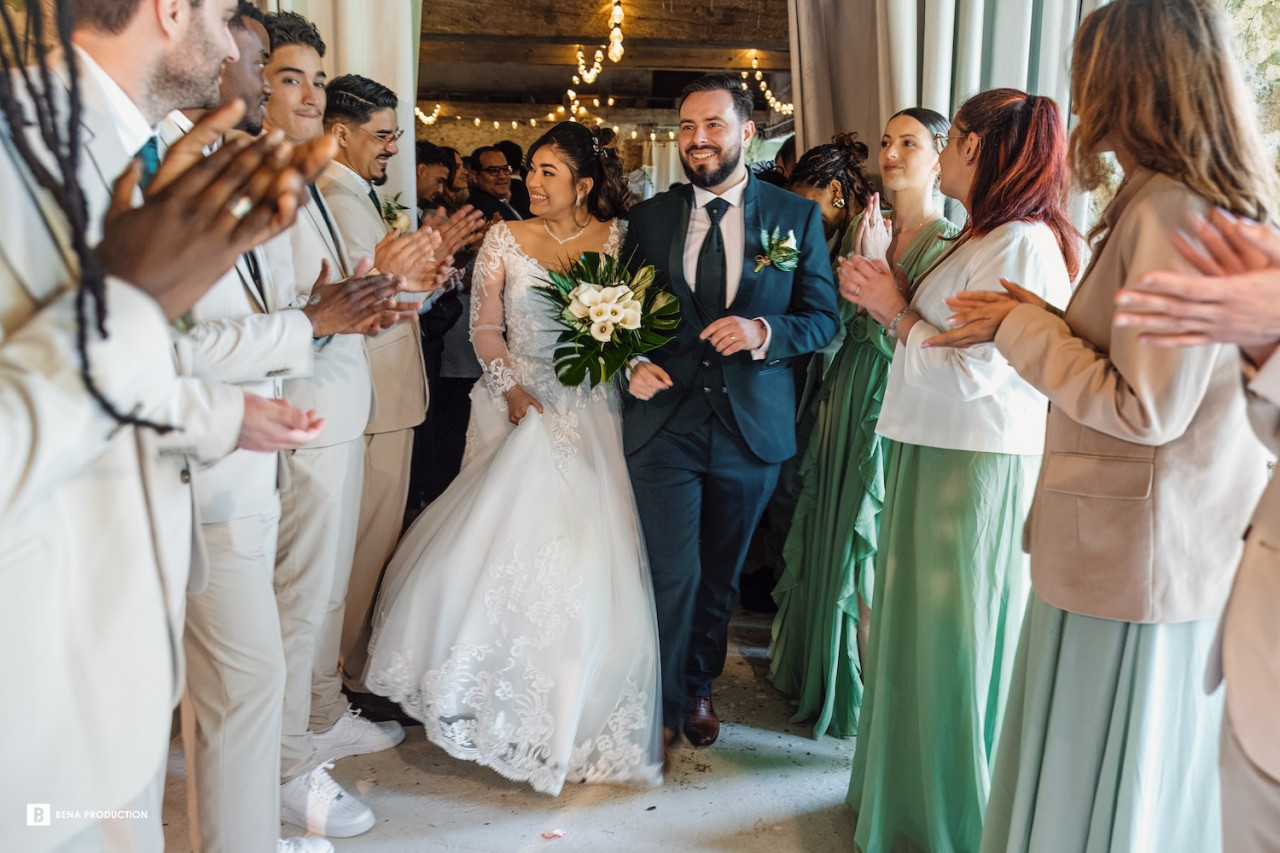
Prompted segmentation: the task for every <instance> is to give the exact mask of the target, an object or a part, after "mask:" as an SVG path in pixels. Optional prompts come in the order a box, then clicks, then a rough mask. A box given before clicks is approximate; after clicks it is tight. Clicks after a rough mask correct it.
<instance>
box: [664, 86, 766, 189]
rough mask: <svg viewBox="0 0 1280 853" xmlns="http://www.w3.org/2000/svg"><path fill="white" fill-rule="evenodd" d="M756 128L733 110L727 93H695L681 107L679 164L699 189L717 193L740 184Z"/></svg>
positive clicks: (730, 98)
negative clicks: (746, 146)
mask: <svg viewBox="0 0 1280 853" xmlns="http://www.w3.org/2000/svg"><path fill="white" fill-rule="evenodd" d="M754 130H755V125H753V124H752V123H751V122H750V121H743V120H742V119H741V118H740V117H739V116H738V115H737V113H735V111H734V102H733V97H732V96H731V95H730V94H729V93H728V92H723V91H716V92H694V93H692V94H690V95H689V96H688V97H687V98H685V99H684V101H683V102H682V103H681V104H680V163H681V164H682V165H683V166H684V171H685V174H686V175H687V176H688V178H689V180H690V181H691V182H693V183H694V184H695V185H696V186H700V187H703V188H704V189H708V190H711V191H712V192H716V191H717V188H719V187H721V186H724V185H731V184H735V183H737V180H733V178H736V177H740V176H739V175H738V171H739V167H740V165H741V163H742V148H743V145H744V144H745V143H746V142H747V141H749V140H750V138H751V136H752V134H753V133H754Z"/></svg>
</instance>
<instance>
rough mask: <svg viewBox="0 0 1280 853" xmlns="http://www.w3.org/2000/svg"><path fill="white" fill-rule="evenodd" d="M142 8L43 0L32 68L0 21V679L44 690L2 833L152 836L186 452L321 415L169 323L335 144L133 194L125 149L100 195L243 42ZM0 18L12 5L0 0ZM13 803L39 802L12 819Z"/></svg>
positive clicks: (124, 841)
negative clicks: (176, 340) (3, 40)
mask: <svg viewBox="0 0 1280 853" xmlns="http://www.w3.org/2000/svg"><path fill="white" fill-rule="evenodd" d="M151 3H152V0H137V2H135V3H133V4H126V3H122V2H107V0H79V2H78V3H76V4H74V11H73V4H71V3H61V2H60V3H58V4H56V6H55V8H56V13H57V31H58V39H59V40H60V41H61V43H62V53H61V55H59V56H56V57H51V56H49V55H48V54H47V52H46V49H45V23H44V18H43V13H42V9H41V4H40V3H38V2H34V0H32V2H28V3H27V7H26V13H27V15H28V18H29V27H30V32H31V33H32V35H31V41H32V44H33V45H34V47H35V53H36V57H37V61H38V66H37V67H36V68H34V69H28V70H27V72H26V73H25V74H22V73H19V72H15V71H14V69H13V68H12V66H11V63H10V59H11V58H12V57H14V56H21V55H23V53H24V49H23V45H22V44H20V43H19V40H18V37H17V36H16V33H17V32H19V30H17V29H16V28H14V27H12V26H6V32H7V33H8V34H9V37H10V40H9V43H8V44H7V45H5V46H4V50H0V57H3V66H4V67H3V69H2V70H3V71H4V74H3V75H0V108H2V110H3V118H4V123H3V125H2V126H0V193H2V194H3V197H4V198H5V199H6V200H7V203H6V205H5V207H4V210H3V227H4V233H5V244H4V247H3V250H2V251H0V309H2V310H0V439H2V441H3V446H4V447H5V450H6V454H5V455H6V459H8V460H10V461H9V464H8V466H6V468H5V469H4V473H3V475H0V540H2V541H4V542H5V544H6V547H5V553H4V555H3V556H2V557H0V570H2V571H3V573H4V576H5V578H6V581H7V586H6V594H5V596H4V597H3V598H2V599H0V642H4V643H5V645H6V647H8V648H15V649H16V648H21V650H22V653H21V654H18V655H14V656H13V659H12V660H11V661H10V671H9V673H8V675H9V677H10V678H12V679H13V682H14V683H17V684H23V685H27V686H31V687H33V688H34V689H37V690H38V693H39V696H40V700H41V702H42V707H41V712H40V713H39V714H30V713H29V712H28V711H27V710H25V709H19V708H17V707H14V706H12V705H7V706H6V707H13V711H11V712H6V716H5V717H4V718H3V721H4V722H5V723H6V724H7V727H8V728H9V730H10V731H12V732H15V733H16V732H18V731H21V733H22V734H21V736H17V735H15V736H10V737H6V738H4V739H3V741H2V745H0V761H3V764H4V766H5V768H6V772H5V774H4V781H3V782H0V849H20V850H44V849H49V848H51V847H61V846H63V845H67V846H70V847H74V848H75V849H88V850H130V851H135V850H141V851H146V850H159V849H162V848H163V830H162V826H161V822H160V792H161V784H160V783H161V782H162V780H163V769H164V758H165V756H166V754H167V744H168V733H169V720H170V712H171V709H172V707H173V701H174V698H175V696H176V694H177V692H178V690H180V688H181V669H182V659H181V654H180V651H179V649H178V646H177V640H178V637H179V636H180V635H181V631H182V621H181V602H182V598H183V592H184V591H185V587H186V580H187V569H188V566H189V564H190V562H191V558H192V546H193V544H194V542H195V541H196V540H194V539H193V531H192V525H191V516H190V512H191V494H190V487H189V481H190V476H191V475H190V468H191V465H190V463H188V462H187V459H188V456H196V457H198V458H203V459H208V460H212V459H215V458H217V456H218V455H219V454H220V453H225V452H227V451H228V450H230V449H231V448H232V447H234V446H237V445H239V446H241V447H249V448H255V449H259V450H269V451H274V450H278V449H280V448H282V447H288V446H291V445H296V444H297V443H298V442H300V441H305V440H307V438H308V437H309V436H311V435H314V434H315V432H316V431H317V429H318V426H319V425H318V424H317V423H315V422H314V420H313V419H312V418H310V417H309V416H307V415H304V414H303V413H301V412H298V411H296V410H294V409H292V408H291V407H289V406H287V405H281V404H279V403H274V402H270V401H265V400H262V399H261V398H257V397H253V396H252V395H246V394H244V393H243V392H242V391H240V390H238V389H234V388H223V387H219V386H216V385H209V384H207V383H200V382H197V381H196V380H191V379H183V378H181V377H178V376H177V375H176V373H175V369H174V357H173V348H172V343H171V341H170V340H169V330H168V328H167V325H166V324H167V321H172V320H174V319H176V318H178V317H180V316H181V315H182V314H183V313H184V312H186V311H187V310H188V309H190V307H191V306H192V304H193V303H194V302H195V300H196V299H197V298H198V297H199V295H200V294H201V293H203V292H204V290H206V289H207V288H208V286H209V285H210V284H211V283H212V282H213V281H214V280H215V279H216V278H217V277H218V276H219V275H220V274H222V273H223V272H224V271H225V270H227V269H228V268H230V266H231V264H232V263H233V262H234V259H235V258H236V257H237V256H238V255H239V254H241V253H242V252H244V251H246V250H248V249H249V248H251V247H252V246H253V245H254V244H256V243H257V242H260V241H261V240H263V239H265V238H267V237H269V236H271V235H272V234H274V233H279V231H280V230H282V229H283V228H284V227H287V226H288V224H290V223H291V222H292V219H293V216H294V214H295V213H296V210H297V206H298V204H299V203H300V201H301V197H300V192H299V191H300V188H301V186H302V185H303V184H304V183H305V182H306V181H308V180H310V179H311V176H312V175H313V174H314V173H315V172H316V171H317V170H318V169H319V168H320V167H321V166H323V164H324V162H325V160H326V159H327V156H328V154H327V152H326V149H325V148H324V147H321V146H317V147H316V149H315V150H312V151H302V152H298V156H296V157H295V158H293V159H292V160H291V159H290V158H289V156H287V151H286V150H284V149H281V148H280V145H279V140H264V141H263V142H262V143H260V144H256V145H250V144H249V143H248V142H247V141H245V142H241V143H239V144H237V145H228V146H226V147H224V148H223V149H222V150H221V151H219V152H218V153H217V154H215V155H214V156H212V157H210V158H208V160H206V161H204V162H202V163H200V164H199V165H197V166H194V167H192V168H190V169H189V170H187V171H186V172H185V174H180V172H181V171H182V167H181V166H180V165H174V166H172V167H169V166H168V164H166V169H165V170H164V172H163V173H162V174H161V175H159V176H157V177H156V180H155V184H154V185H153V187H154V192H155V195H154V196H153V197H152V198H151V199H150V200H149V201H148V202H147V203H146V204H145V205H143V206H142V207H140V208H138V209H130V208H131V206H132V204H131V202H132V198H133V193H134V192H135V191H136V184H137V182H138V179H139V177H141V176H142V175H143V170H141V169H139V168H138V166H137V165H135V166H133V168H132V169H131V170H130V171H129V172H128V173H127V175H126V177H125V178H124V179H123V180H122V181H121V182H120V183H119V185H118V186H117V187H116V189H115V192H114V194H113V193H112V192H111V187H110V185H109V184H108V183H107V181H108V180H110V179H111V178H112V177H113V176H114V175H116V174H119V173H120V172H122V171H124V170H125V169H126V167H128V166H129V163H130V157H131V155H132V153H133V150H136V148H130V146H129V145H128V144H127V142H128V137H129V136H130V135H131V134H137V133H138V132H139V131H142V132H144V134H145V133H147V132H148V131H147V129H148V128H149V127H150V126H151V125H152V124H153V123H154V122H155V121H157V120H158V119H159V118H160V117H161V116H162V115H163V113H164V112H166V111H167V110H168V109H170V108H172V107H174V106H177V105H178V104H179V103H182V102H183V100H184V99H186V98H187V97H189V96H190V95H191V93H192V92H193V90H197V89H199V87H200V85H201V84H202V83H207V82H208V81H214V82H215V91H216V79H217V75H216V68H217V67H218V66H220V65H221V62H222V60H223V59H224V58H226V57H227V56H230V55H234V46H231V47H230V48H229V49H228V50H222V49H221V46H220V45H221V43H222V39H221V38H220V37H219V36H220V34H222V33H225V31H226V18H225V17H224V16H223V15H222V13H223V12H224V11H225V6H226V3H225V2H224V0H209V2H208V4H207V6H206V7H195V6H193V5H192V4H191V3H190V2H187V0H167V2H166V0H155V3H154V5H155V6H156V7H157V8H156V10H155V11H163V12H164V13H166V14H163V15H144V14H141V13H140V9H141V8H142V7H143V6H144V5H149V4H151ZM126 7H127V8H126ZM0 14H2V15H3V17H4V18H5V19H6V23H7V24H8V23H11V21H9V20H8V19H9V15H10V12H9V9H8V7H7V6H0ZM73 28H74V42H75V44H74V45H73V43H72V42H73ZM225 43H226V44H227V45H231V42H230V39H229V35H228V36H227V39H226V42H225ZM197 46H198V47H199V48H200V49H199V50H195V49H194V48H195V47H197ZM197 60H199V61H197ZM210 64H212V65H213V66H214V71H213V73H212V75H210V73H209V69H208V67H206V66H208V65H210ZM242 109H243V108H242V107H241V106H240V105H236V106H234V107H232V108H230V109H227V110H220V111H218V112H217V113H215V114H214V115H212V116H210V117H209V120H208V121H207V122H206V123H204V124H202V125H201V126H200V127H198V128H196V130H195V131H194V132H193V133H192V135H191V137H192V139H191V142H190V144H189V145H188V146H187V148H186V149H185V150H182V151H175V152H174V158H173V159H174V162H175V163H178V162H180V161H181V162H184V163H190V162H192V161H193V160H195V159H197V155H198V152H199V149H200V148H201V147H202V146H203V145H205V144H207V143H208V142H210V141H212V139H214V138H216V137H217V136H219V135H221V134H222V133H223V132H224V131H226V130H227V129H228V128H229V127H230V126H231V125H233V124H234V123H235V121H236V120H238V118H239V117H240V115H241V112H242ZM144 138H145V136H144ZM139 147H140V145H139ZM81 167H83V168H81ZM175 175H177V177H176V178H175ZM104 214H105V216H104ZM99 236H102V240H103V242H102V244H101V245H100V246H99V247H98V250H97V251H96V252H95V251H92V250H90V248H89V245H90V243H91V242H96V240H97V239H98V237H99ZM179 247H180V248H179ZM75 282H78V283H79V287H78V288H77V287H68V285H69V284H73V283H75ZM125 282H130V283H132V285H134V286H131V285H130V284H126V283H125ZM64 291H65V292H64ZM211 426H212V427H213V428H212V429H211V428H210V427H211ZM159 433H168V435H167V436H166V437H165V440H167V441H169V442H170V444H169V447H170V452H169V454H168V458H162V457H161V456H160V455H159V453H158V452H157V446H156V445H157V441H158V439H157V434H159ZM26 803H35V804H36V805H32V806H29V807H28V808H27V809H25V816H26V818H27V820H26V824H27V825H26V826H20V825H19V822H20V821H21V820H22V815H23V813H24V809H23V804H26ZM59 810H61V811H62V812H63V813H62V814H57V813H56V812H57V811H59Z"/></svg>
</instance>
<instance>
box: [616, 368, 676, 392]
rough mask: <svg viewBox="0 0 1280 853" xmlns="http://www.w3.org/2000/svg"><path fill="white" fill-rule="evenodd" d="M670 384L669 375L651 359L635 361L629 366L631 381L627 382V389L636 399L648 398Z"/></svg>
mask: <svg viewBox="0 0 1280 853" xmlns="http://www.w3.org/2000/svg"><path fill="white" fill-rule="evenodd" d="M671 385H672V382H671V377H670V376H669V375H667V371H665V370H663V369H662V368H661V367H658V365H656V364H654V363H653V362H652V361H637V362H636V363H635V365H634V366H633V367H632V368H631V381H630V382H628V383H627V391H629V392H630V393H631V396H632V397H635V398H636V399H637V400H650V399H652V398H653V395H654V394H657V393H658V392H659V391H665V390H667V389H668V388H670V387H671Z"/></svg>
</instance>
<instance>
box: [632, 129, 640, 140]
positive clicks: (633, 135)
mask: <svg viewBox="0 0 1280 853" xmlns="http://www.w3.org/2000/svg"><path fill="white" fill-rule="evenodd" d="M639 135H640V132H639V131H636V130H633V131H631V138H632V139H635V138H636V137H637V136H639Z"/></svg>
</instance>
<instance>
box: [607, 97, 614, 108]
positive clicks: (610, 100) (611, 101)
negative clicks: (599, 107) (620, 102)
mask: <svg viewBox="0 0 1280 853" xmlns="http://www.w3.org/2000/svg"><path fill="white" fill-rule="evenodd" d="M608 104H609V106H613V98H610V99H609V100H608Z"/></svg>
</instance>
